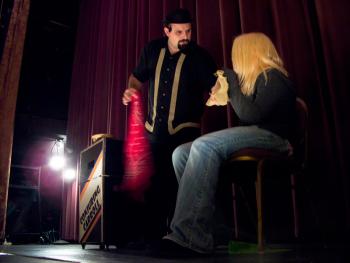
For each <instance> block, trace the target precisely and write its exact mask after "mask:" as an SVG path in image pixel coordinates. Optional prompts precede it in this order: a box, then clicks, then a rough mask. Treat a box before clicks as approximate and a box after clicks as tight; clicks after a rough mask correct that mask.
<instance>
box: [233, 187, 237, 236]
mask: <svg viewBox="0 0 350 263" xmlns="http://www.w3.org/2000/svg"><path fill="white" fill-rule="evenodd" d="M236 198H237V196H236V188H235V184H234V183H232V209H233V223H234V229H235V239H236V240H237V239H238V222H237V207H236Z"/></svg>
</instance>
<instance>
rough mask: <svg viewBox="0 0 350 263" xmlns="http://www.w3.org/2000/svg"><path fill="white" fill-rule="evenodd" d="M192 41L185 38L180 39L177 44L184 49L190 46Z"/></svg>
mask: <svg viewBox="0 0 350 263" xmlns="http://www.w3.org/2000/svg"><path fill="white" fill-rule="evenodd" d="M189 43H190V41H189V40H188V39H183V40H180V41H179V42H178V44H177V46H178V48H179V49H180V50H181V49H184V48H186V47H187V46H188V44H189Z"/></svg>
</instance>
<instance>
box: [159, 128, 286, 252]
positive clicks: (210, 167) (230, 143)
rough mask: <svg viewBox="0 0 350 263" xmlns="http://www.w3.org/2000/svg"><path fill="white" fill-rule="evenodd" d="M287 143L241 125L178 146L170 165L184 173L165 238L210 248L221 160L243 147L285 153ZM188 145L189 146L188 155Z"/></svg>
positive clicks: (203, 249)
mask: <svg viewBox="0 0 350 263" xmlns="http://www.w3.org/2000/svg"><path fill="white" fill-rule="evenodd" d="M288 146H289V143H288V141H286V140H284V139H282V138H281V137H279V136H277V135H275V134H273V133H271V132H269V131H266V130H263V129H260V128H258V127H256V126H244V127H235V128H229V129H225V130H221V131H217V132H214V133H210V134H206V135H204V136H202V137H200V138H198V139H196V140H195V141H194V142H193V143H192V145H190V144H188V145H186V146H180V149H179V148H177V149H176V151H175V152H174V154H173V160H174V163H173V164H174V167H175V171H177V173H181V171H182V170H183V173H182V176H181V174H180V175H179V176H178V179H180V182H179V189H178V194H177V202H176V208H175V214H174V217H173V220H172V222H171V226H170V228H171V230H172V233H171V234H169V235H167V236H165V237H164V238H166V239H170V240H172V241H174V242H176V243H178V244H180V245H182V246H184V247H188V248H191V249H193V250H195V251H198V252H202V253H206V252H210V251H212V250H213V244H214V241H213V235H212V223H213V215H214V210H215V192H216V187H217V182H218V175H219V169H220V165H221V163H222V162H223V161H224V160H226V159H227V158H228V157H229V156H230V154H232V153H233V152H235V151H237V150H240V149H242V148H246V147H260V148H265V149H274V150H276V151H281V152H284V151H287V150H288ZM188 147H191V149H190V152H189V155H188ZM186 153H187V154H186ZM180 157H181V158H180ZM177 158H180V160H178V159H177ZM186 159H187V162H186V166H185V167H183V166H184V161H185V160H186Z"/></svg>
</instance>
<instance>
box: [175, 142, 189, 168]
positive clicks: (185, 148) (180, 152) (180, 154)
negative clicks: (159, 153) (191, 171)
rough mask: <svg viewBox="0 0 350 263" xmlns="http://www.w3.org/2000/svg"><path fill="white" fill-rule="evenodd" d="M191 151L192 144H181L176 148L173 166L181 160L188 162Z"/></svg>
mask: <svg viewBox="0 0 350 263" xmlns="http://www.w3.org/2000/svg"><path fill="white" fill-rule="evenodd" d="M190 150H191V143H185V144H181V145H180V146H178V147H176V148H175V150H174V152H173V154H172V161H173V164H174V165H175V164H176V162H177V161H180V160H187V158H188V155H189V153H190Z"/></svg>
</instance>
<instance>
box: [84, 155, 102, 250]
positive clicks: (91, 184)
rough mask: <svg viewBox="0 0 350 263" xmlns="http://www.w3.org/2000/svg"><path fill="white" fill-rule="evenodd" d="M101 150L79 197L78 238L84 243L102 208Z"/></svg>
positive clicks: (97, 220)
mask: <svg viewBox="0 0 350 263" xmlns="http://www.w3.org/2000/svg"><path fill="white" fill-rule="evenodd" d="M102 161H103V160H102V152H101V153H100V155H99V157H98V159H97V161H96V163H95V165H94V168H93V169H92V171H91V173H90V176H89V178H88V180H87V182H86V183H85V185H84V188H83V190H82V191H81V192H80V197H79V240H80V243H85V242H86V240H87V239H88V238H89V236H90V233H91V231H92V230H93V229H94V227H95V225H96V224H97V222H99V221H100V218H101V212H102V211H101V210H102V197H103V195H102Z"/></svg>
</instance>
